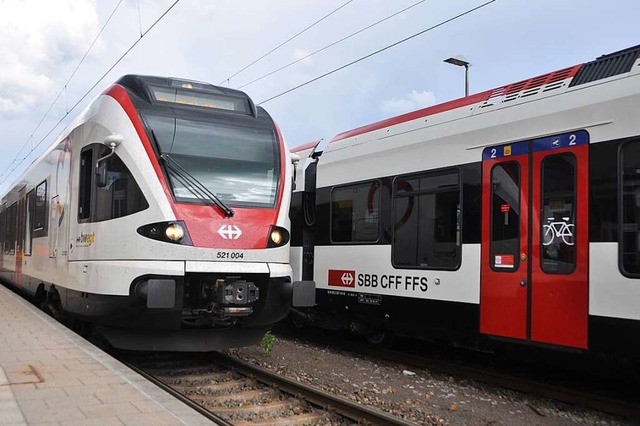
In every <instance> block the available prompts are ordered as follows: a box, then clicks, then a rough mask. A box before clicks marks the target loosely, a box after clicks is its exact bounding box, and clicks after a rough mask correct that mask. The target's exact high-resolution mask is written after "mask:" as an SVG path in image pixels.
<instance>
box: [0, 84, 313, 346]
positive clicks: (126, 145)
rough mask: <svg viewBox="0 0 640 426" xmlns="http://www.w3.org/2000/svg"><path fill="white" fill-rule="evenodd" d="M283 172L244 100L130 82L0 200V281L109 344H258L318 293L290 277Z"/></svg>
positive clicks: (280, 151)
mask: <svg viewBox="0 0 640 426" xmlns="http://www.w3.org/2000/svg"><path fill="white" fill-rule="evenodd" d="M291 171H292V167H291V164H290V155H289V153H288V151H287V149H286V148H285V144H284V140H283V138H282V135H281V134H280V131H279V130H278V127H277V126H276V124H275V123H274V121H273V120H272V118H271V117H270V116H269V115H268V114H267V112H266V111H264V109H262V108H260V107H256V106H255V105H254V103H253V102H252V101H251V99H250V98H249V97H248V96H247V95H246V94H245V93H243V92H240V91H237V90H231V89H227V88H221V87H216V86H212V85H209V84H206V83H199V82H195V81H188V80H180V79H173V78H163V77H150V76H140V75H127V76H124V77H122V78H121V79H119V80H118V81H117V82H116V83H115V84H114V85H113V86H111V87H110V88H108V89H107V90H106V91H105V92H104V93H103V94H101V95H99V96H98V97H97V98H96V99H95V100H94V101H93V102H92V103H91V104H90V105H89V106H88V108H87V109H86V110H85V111H84V112H83V113H82V114H81V115H80V116H79V117H78V118H77V119H76V120H75V121H73V122H72V123H71V124H70V125H69V126H68V127H67V129H66V130H65V131H64V132H63V133H62V134H61V135H60V136H59V137H58V138H57V139H56V140H55V141H54V142H53V144H52V145H51V146H50V147H49V148H48V149H47V150H46V152H45V153H44V154H42V155H41V156H40V157H39V158H38V159H37V160H35V161H34V162H33V163H32V164H31V165H30V167H29V168H28V169H27V171H26V172H25V173H24V174H23V175H22V176H21V177H20V178H19V179H18V180H17V182H16V183H15V184H14V185H13V186H12V187H11V188H10V190H9V191H8V192H7V193H6V194H3V195H2V200H1V212H0V230H1V231H2V232H0V243H1V250H0V259H1V260H0V266H1V273H0V274H1V277H2V279H3V280H4V281H6V282H9V283H10V284H12V285H13V286H16V287H18V288H19V289H21V290H23V291H24V292H27V293H30V294H31V295H33V296H34V297H35V298H36V299H37V300H38V301H39V302H41V303H42V304H43V305H45V306H46V307H47V308H48V310H49V311H51V312H52V313H54V314H61V313H64V314H68V315H73V316H76V317H78V318H81V319H84V320H86V321H89V322H92V323H95V324H96V325H97V326H99V327H100V328H101V330H102V331H103V334H104V335H105V337H106V338H107V339H108V340H109V341H110V342H111V343H112V344H113V345H114V346H116V347H120V348H126V349H145V350H151V349H153V350H195V351H205V350H217V349H223V348H227V347H231V346H240V345H248V344H252V343H254V342H257V341H259V340H260V339H261V337H262V335H263V334H264V333H265V332H266V331H267V330H268V328H269V327H270V325H271V324H273V323H274V322H276V321H278V320H280V319H281V318H283V317H284V316H286V314H287V312H288V310H289V309H290V306H291V304H292V302H296V304H304V303H305V297H307V298H308V297H311V298H313V289H312V288H311V289H309V288H308V287H304V286H301V285H300V283H293V282H292V280H291V276H292V270H291V267H290V264H289V245H288V243H289V226H290V221H289V218H288V210H289V203H290V191H291ZM306 303H313V300H311V301H310V302H309V301H308V300H307V302H306Z"/></svg>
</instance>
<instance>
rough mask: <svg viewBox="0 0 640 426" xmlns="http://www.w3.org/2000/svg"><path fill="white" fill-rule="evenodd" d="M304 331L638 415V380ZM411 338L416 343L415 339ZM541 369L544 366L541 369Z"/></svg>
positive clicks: (390, 357)
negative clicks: (412, 349)
mask: <svg viewBox="0 0 640 426" xmlns="http://www.w3.org/2000/svg"><path fill="white" fill-rule="evenodd" d="M305 330H306V333H305V335H304V337H302V340H305V341H307V342H310V343H311V342H313V343H316V344H320V345H322V346H323V347H326V346H331V347H334V348H336V349H340V350H343V351H346V352H350V353H353V354H367V356H370V357H372V358H375V359H380V360H385V361H391V362H393V363H395V364H402V365H406V366H409V367H412V368H416V369H425V370H429V371H431V372H437V373H443V374H447V375H451V376H453V377H456V378H460V379H470V380H474V381H477V382H481V383H484V384H488V385H491V386H499V387H504V388H506V389H510V390H514V391H518V392H522V393H524V394H527V395H533V396H537V397H541V398H548V399H552V400H555V401H558V402H561V403H566V404H570V405H575V406H579V407H583V408H589V409H593V410H597V411H601V412H604V413H608V414H613V415H615V416H619V417H622V418H625V419H629V420H633V421H638V420H639V419H640V396H638V393H637V390H636V389H637V382H636V383H634V382H626V383H625V382H621V381H618V380H610V379H607V378H603V377H598V376H597V375H595V374H592V375H589V377H587V378H585V377H584V376H581V374H585V373H580V370H578V371H575V372H569V371H566V370H563V369H562V368H561V367H555V366H553V365H551V364H547V363H545V362H540V363H537V364H535V367H534V366H533V364H531V363H529V364H527V365H524V364H523V365H520V366H519V367H518V365H516V364H514V363H511V364H509V365H503V366H496V362H495V361H492V362H490V361H488V359H493V358H494V356H492V357H490V358H487V357H486V356H476V355H483V354H478V353H476V352H470V353H469V352H467V351H463V352H460V351H458V352H456V353H455V354H454V355H451V354H445V355H443V354H442V353H438V350H437V349H436V350H434V349H433V348H431V353H430V352H426V353H427V355H418V354H416V353H415V352H408V351H404V350H394V349H389V348H386V347H382V346H378V345H372V344H367V343H363V342H359V341H357V340H354V339H343V338H339V337H336V336H335V335H332V337H331V338H330V339H327V338H326V336H325V337H323V336H322V335H321V334H317V333H309V329H305ZM277 334H278V335H279V336H281V337H285V338H286V337H288V338H294V337H295V338H300V336H298V333H296V332H295V331H292V330H291V329H288V328H279V329H278V332H277ZM412 342H414V343H415V341H412ZM547 362H548V361H547ZM585 368H586V367H583V369H585ZM545 369H547V370H548V371H544V370H545Z"/></svg>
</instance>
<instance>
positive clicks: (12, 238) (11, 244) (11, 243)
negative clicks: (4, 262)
mask: <svg viewBox="0 0 640 426" xmlns="http://www.w3.org/2000/svg"><path fill="white" fill-rule="evenodd" d="M8 213H9V214H8V215H7V226H6V228H5V229H6V231H7V234H6V235H5V239H6V241H7V245H6V246H5V248H4V253H5V254H15V252H16V238H17V231H18V229H17V226H16V225H17V222H18V203H17V202H15V203H13V204H11V206H10V207H9V210H8Z"/></svg>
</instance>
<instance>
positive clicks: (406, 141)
mask: <svg viewBox="0 0 640 426" xmlns="http://www.w3.org/2000/svg"><path fill="white" fill-rule="evenodd" d="M639 55H640V46H636V47H633V48H629V49H626V50H623V51H620V52H616V53H612V54H608V55H605V56H602V57H599V58H598V59H596V60H594V61H592V62H589V63H584V64H579V65H575V66H571V67H568V68H565V69H561V70H558V71H555V72H551V73H549V74H546V75H542V76H539V77H535V78H531V79H528V80H525V81H521V82H518V83H514V84H508V85H506V86H503V87H499V88H497V89H494V90H489V91H485V92H482V93H477V94H473V95H471V96H467V97H464V98H462V99H457V100H453V101H450V102H446V103H443V104H440V105H435V106H432V107H428V108H424V109H421V110H418V111H415V112H411V113H408V114H404V115H401V116H398V117H394V118H390V119H387V120H384V121H381V122H378V123H374V124H371V125H367V126H364V127H361V128H357V129H354V130H351V131H347V132H344V133H342V134H339V135H337V136H335V137H334V138H333V139H332V140H331V141H330V143H329V144H328V145H327V147H326V148H324V149H323V150H319V149H317V145H318V144H317V143H316V142H314V143H310V144H307V145H303V146H301V147H299V148H295V149H294V150H293V151H294V152H296V153H297V154H299V155H300V156H301V157H305V160H304V162H303V164H301V167H300V168H299V170H297V182H296V189H295V192H294V195H293V202H292V210H291V217H292V227H293V233H292V265H293V266H294V277H296V279H305V280H314V281H315V282H316V286H317V289H316V291H317V308H316V309H314V310H305V309H302V310H298V311H297V317H298V319H301V318H307V319H310V320H312V321H315V323H316V324H318V325H324V326H332V327H336V326H338V327H345V328H351V329H352V330H357V331H362V332H366V333H368V334H369V336H371V338H372V339H379V338H381V337H382V336H383V335H384V334H383V333H388V332H394V333H400V334H404V335H411V336H418V337H424V338H429V339H442V340H445V341H449V342H454V343H457V344H460V345H469V346H472V347H483V348H486V347H495V343H496V342H504V341H505V340H506V341H507V342H516V343H523V344H532V345H535V346H541V347H547V348H550V349H554V350H555V349H561V348H562V349H566V350H569V351H573V350H577V351H585V352H588V351H593V352H594V353H595V352H598V353H602V352H604V353H607V352H609V353H610V352H616V353H620V354H625V355H626V356H628V355H632V356H634V357H637V356H638V355H639V354H640V345H639V343H638V339H637V336H638V335H639V334H640V304H639V303H638V300H640V107H639V105H640V58H639Z"/></svg>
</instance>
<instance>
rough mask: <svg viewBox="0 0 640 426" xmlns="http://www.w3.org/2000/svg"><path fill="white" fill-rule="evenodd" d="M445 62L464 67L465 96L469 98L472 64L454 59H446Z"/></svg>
mask: <svg viewBox="0 0 640 426" xmlns="http://www.w3.org/2000/svg"><path fill="white" fill-rule="evenodd" d="M444 62H446V63H448V64H452V65H457V66H459V67H464V96H469V65H471V64H470V63H469V62H467V61H465V60H463V59H460V58H453V57H452V58H448V59H445V60H444Z"/></svg>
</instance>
